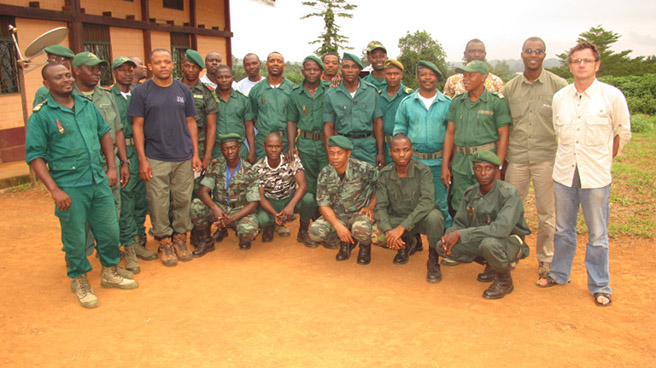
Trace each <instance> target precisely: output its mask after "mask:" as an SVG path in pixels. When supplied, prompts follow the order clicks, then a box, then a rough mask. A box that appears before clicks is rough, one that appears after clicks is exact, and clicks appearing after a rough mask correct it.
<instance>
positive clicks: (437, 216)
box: [371, 208, 444, 248]
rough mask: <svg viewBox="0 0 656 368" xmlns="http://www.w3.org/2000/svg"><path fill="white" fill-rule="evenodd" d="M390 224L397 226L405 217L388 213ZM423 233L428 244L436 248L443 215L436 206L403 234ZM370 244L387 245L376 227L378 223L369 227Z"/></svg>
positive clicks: (442, 230) (381, 232) (441, 230)
mask: <svg viewBox="0 0 656 368" xmlns="http://www.w3.org/2000/svg"><path fill="white" fill-rule="evenodd" d="M389 220H390V224H391V225H392V229H394V228H395V227H397V226H399V225H400V224H401V223H402V222H403V221H404V220H405V217H401V216H393V215H389ZM407 233H410V234H424V235H426V237H427V238H428V245H429V246H430V247H432V248H436V247H437V246H438V244H439V242H440V239H441V238H442V235H444V217H442V213H441V212H440V210H438V209H437V208H434V209H433V210H431V211H430V212H429V213H428V215H427V216H426V217H424V218H423V219H422V220H421V221H419V222H417V223H416V224H414V226H413V228H412V229H410V230H406V231H405V233H404V234H407ZM371 244H373V245H377V246H381V247H385V248H386V247H387V242H386V240H385V233H384V232H383V231H382V230H381V229H380V228H379V227H378V223H376V224H374V226H373V228H372V229H371Z"/></svg>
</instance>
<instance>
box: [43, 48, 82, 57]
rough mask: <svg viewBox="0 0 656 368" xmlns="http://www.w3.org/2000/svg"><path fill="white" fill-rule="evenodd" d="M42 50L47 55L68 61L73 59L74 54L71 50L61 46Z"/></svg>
mask: <svg viewBox="0 0 656 368" xmlns="http://www.w3.org/2000/svg"><path fill="white" fill-rule="evenodd" d="M43 50H44V51H45V52H46V53H48V54H52V55H57V56H63V57H66V58H70V59H72V58H74V57H75V53H74V52H73V51H71V49H69V48H68V47H66V46H62V45H50V46H48V47H46V48H45V49H43Z"/></svg>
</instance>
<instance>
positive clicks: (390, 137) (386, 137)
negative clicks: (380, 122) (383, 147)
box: [385, 135, 392, 143]
mask: <svg viewBox="0 0 656 368" xmlns="http://www.w3.org/2000/svg"><path fill="white" fill-rule="evenodd" d="M385 143H392V136H391V135H386V136H385Z"/></svg>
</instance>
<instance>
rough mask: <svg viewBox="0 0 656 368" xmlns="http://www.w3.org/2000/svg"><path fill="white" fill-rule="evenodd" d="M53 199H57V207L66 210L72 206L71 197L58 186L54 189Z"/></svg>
mask: <svg viewBox="0 0 656 368" xmlns="http://www.w3.org/2000/svg"><path fill="white" fill-rule="evenodd" d="M51 194H52V199H54V200H55V204H56V205H57V208H58V209H60V210H66V209H68V207H70V206H71V202H72V201H71V197H69V196H68V194H66V192H64V191H63V190H61V189H59V188H57V189H55V190H53V191H52V193H51Z"/></svg>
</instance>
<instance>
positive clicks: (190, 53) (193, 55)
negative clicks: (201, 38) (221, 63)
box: [185, 49, 205, 69]
mask: <svg viewBox="0 0 656 368" xmlns="http://www.w3.org/2000/svg"><path fill="white" fill-rule="evenodd" d="M185 59H187V60H189V61H190V62H192V63H194V64H196V65H198V66H199V67H201V68H202V69H205V62H204V61H203V57H202V56H201V55H200V53H199V52H198V51H196V50H192V49H187V51H186V52H185Z"/></svg>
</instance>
